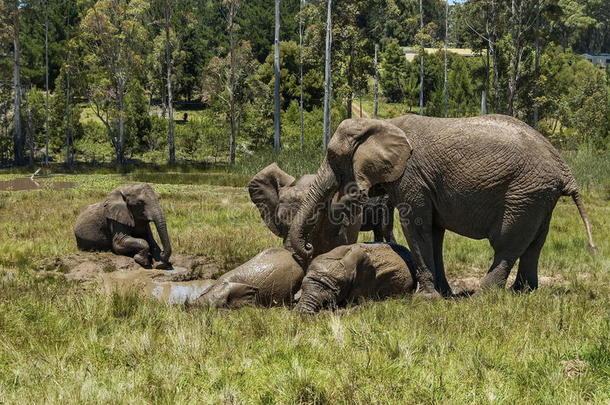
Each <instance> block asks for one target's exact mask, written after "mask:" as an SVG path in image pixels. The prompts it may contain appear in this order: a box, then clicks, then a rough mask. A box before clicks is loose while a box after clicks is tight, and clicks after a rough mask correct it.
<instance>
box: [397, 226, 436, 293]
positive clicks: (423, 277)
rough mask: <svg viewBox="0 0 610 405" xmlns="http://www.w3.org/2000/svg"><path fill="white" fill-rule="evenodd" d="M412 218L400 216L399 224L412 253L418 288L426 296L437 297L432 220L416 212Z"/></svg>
mask: <svg viewBox="0 0 610 405" xmlns="http://www.w3.org/2000/svg"><path fill="white" fill-rule="evenodd" d="M412 218H414V219H413V220H411V218H404V219H402V218H401V225H402V230H403V232H404V234H405V237H406V238H407V242H408V243H409V247H410V248H411V252H412V254H413V261H414V262H415V265H416V278H417V282H418V283H419V288H420V290H421V292H422V293H423V294H424V295H425V296H426V297H430V298H432V297H439V296H440V294H439V293H438V292H437V291H436V289H435V284H436V282H435V278H434V273H435V264H434V239H433V236H432V221H431V220H430V219H426V218H422V216H418V215H417V214H416V215H413V216H412ZM411 222H412V223H411Z"/></svg>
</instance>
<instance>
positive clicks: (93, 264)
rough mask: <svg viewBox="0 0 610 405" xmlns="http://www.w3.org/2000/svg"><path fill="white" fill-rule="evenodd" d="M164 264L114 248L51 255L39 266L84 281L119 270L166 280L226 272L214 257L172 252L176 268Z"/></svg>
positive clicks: (43, 271) (43, 273)
mask: <svg viewBox="0 0 610 405" xmlns="http://www.w3.org/2000/svg"><path fill="white" fill-rule="evenodd" d="M160 267H162V265H161V264H159V266H157V268H155V269H144V268H142V267H141V266H140V265H139V264H137V263H136V262H135V261H134V260H133V258H131V257H127V256H120V255H115V254H113V253H110V252H81V253H74V254H71V255H67V256H63V257H56V258H53V259H49V260H47V261H45V262H44V263H42V264H41V265H40V266H39V267H38V269H37V270H39V271H40V272H41V276H43V277H47V276H49V275H55V276H61V277H64V278H66V279H67V280H71V281H77V282H80V283H91V282H97V281H100V280H102V276H103V275H104V274H109V273H115V272H119V273H132V272H141V271H144V272H146V271H148V272H154V274H157V275H158V277H160V280H163V277H165V278H166V279H167V280H165V281H190V280H198V279H211V278H214V277H216V276H218V275H219V274H221V273H222V267H221V265H220V264H219V263H217V262H215V261H213V260H212V259H209V258H207V257H205V256H198V255H189V254H179V253H178V254H174V255H172V267H173V270H167V269H163V268H160Z"/></svg>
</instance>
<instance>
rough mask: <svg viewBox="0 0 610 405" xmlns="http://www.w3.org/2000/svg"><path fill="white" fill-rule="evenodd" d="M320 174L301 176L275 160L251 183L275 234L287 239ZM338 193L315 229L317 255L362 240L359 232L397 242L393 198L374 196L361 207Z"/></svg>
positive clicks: (254, 197)
mask: <svg viewBox="0 0 610 405" xmlns="http://www.w3.org/2000/svg"><path fill="white" fill-rule="evenodd" d="M315 178H316V176H315V175H314V174H306V175H304V176H302V177H301V178H299V179H295V178H294V177H293V176H291V175H289V174H288V173H286V172H284V171H283V170H282V169H280V167H279V166H278V165H277V164H276V163H272V164H270V165H269V166H267V167H265V168H264V169H263V170H261V171H260V172H258V173H257V174H256V175H255V176H254V177H253V178H252V180H251V181H250V183H249V184H248V192H249V194H250V199H251V200H252V202H253V203H254V204H255V205H256V207H257V208H258V210H259V212H260V214H261V218H262V219H263V221H264V222H265V224H266V225H267V227H268V228H269V230H271V231H272V232H273V233H274V234H275V235H277V236H279V237H280V238H282V239H283V240H284V241H286V237H287V236H288V231H289V229H290V225H291V224H292V221H293V219H294V217H295V215H296V213H297V212H298V210H299V208H300V207H301V204H302V202H303V200H304V199H305V197H306V196H307V192H308V191H309V188H310V187H311V185H312V184H313V181H314V180H315ZM339 194H340V193H337V194H336V195H335V196H334V197H333V199H332V201H328V202H326V203H325V204H324V208H323V210H322V211H323V213H322V214H321V216H320V221H319V222H318V223H316V225H315V227H314V231H313V232H312V239H311V244H312V246H313V256H314V257H315V256H317V255H319V254H321V253H325V252H328V251H329V250H331V249H333V248H335V247H337V246H341V245H347V244H351V243H355V242H356V241H357V240H358V232H359V231H373V232H374V235H375V241H379V242H382V241H383V240H384V239H385V240H386V241H388V242H393V241H394V235H393V233H392V230H393V224H394V218H393V213H394V208H393V207H392V206H391V202H390V200H389V197H388V196H387V195H386V196H379V197H375V198H371V199H370V200H369V201H367V203H366V204H365V205H364V206H363V207H362V215H361V209H360V207H359V206H355V205H354V204H353V201H352V199H351V198H350V197H349V196H345V195H342V196H340V195H339Z"/></svg>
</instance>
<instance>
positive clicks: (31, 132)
mask: <svg viewBox="0 0 610 405" xmlns="http://www.w3.org/2000/svg"><path fill="white" fill-rule="evenodd" d="M30 91H31V90H30ZM26 98H27V100H28V101H27V107H28V108H27V116H28V128H27V134H28V148H29V149H30V153H29V156H30V166H34V149H35V147H36V145H35V140H34V126H33V124H32V106H31V105H30V102H31V98H30V93H28V94H27V95H26Z"/></svg>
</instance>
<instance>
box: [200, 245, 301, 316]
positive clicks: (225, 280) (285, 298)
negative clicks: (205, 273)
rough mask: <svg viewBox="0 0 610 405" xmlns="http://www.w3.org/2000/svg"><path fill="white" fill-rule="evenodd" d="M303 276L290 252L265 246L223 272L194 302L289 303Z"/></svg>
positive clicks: (234, 305)
mask: <svg viewBox="0 0 610 405" xmlns="http://www.w3.org/2000/svg"><path fill="white" fill-rule="evenodd" d="M303 276H304V272H303V269H302V268H301V266H300V265H299V264H298V263H297V262H296V261H295V260H294V258H293V256H292V252H290V251H288V250H286V249H283V248H271V249H267V250H264V251H262V252H261V253H259V254H258V255H256V256H254V257H253V258H252V259H250V260H248V261H247V262H246V263H244V264H242V265H241V266H239V267H237V268H235V269H233V270H231V271H229V272H228V273H225V274H223V275H222V276H221V277H220V278H218V280H217V281H216V283H215V284H214V285H213V286H212V287H211V288H210V289H209V290H207V291H206V292H205V293H204V294H202V295H201V297H199V298H198V299H197V301H196V302H195V304H197V305H205V306H210V307H215V308H237V307H241V306H244V305H261V306H267V307H268V306H276V305H284V304H290V303H291V302H292V300H293V297H294V294H295V293H296V292H297V291H298V290H299V288H300V285H301V281H302V279H303Z"/></svg>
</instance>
